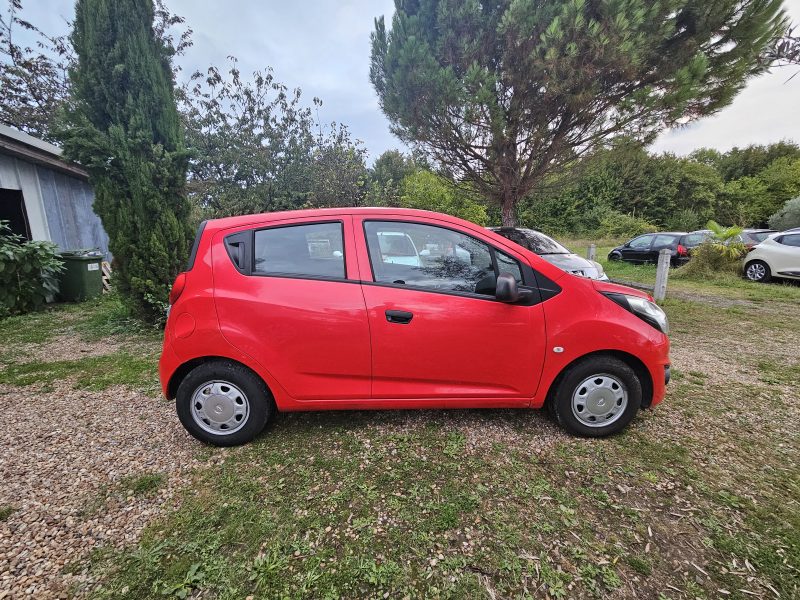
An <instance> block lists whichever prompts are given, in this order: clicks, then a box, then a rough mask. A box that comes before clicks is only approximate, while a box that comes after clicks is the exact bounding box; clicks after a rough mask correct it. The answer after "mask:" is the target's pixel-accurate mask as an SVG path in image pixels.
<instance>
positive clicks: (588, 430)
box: [548, 355, 642, 437]
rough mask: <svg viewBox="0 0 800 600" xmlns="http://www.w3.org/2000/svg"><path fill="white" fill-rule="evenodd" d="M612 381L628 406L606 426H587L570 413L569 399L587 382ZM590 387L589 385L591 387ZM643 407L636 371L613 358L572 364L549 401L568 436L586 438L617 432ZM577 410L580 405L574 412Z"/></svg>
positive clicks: (551, 410)
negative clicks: (611, 379) (596, 380)
mask: <svg viewBox="0 0 800 600" xmlns="http://www.w3.org/2000/svg"><path fill="white" fill-rule="evenodd" d="M593 376H597V377H598V379H603V378H604V377H605V378H613V380H615V382H616V384H617V385H618V386H619V384H621V388H622V390H623V391H624V393H625V394H626V397H627V404H625V405H624V408H623V409H621V410H620V412H619V413H618V414H619V416H616V417H615V418H614V419H613V420H612V422H610V423H609V424H608V425H599V424H598V425H587V424H585V423H583V422H581V420H579V419H578V417H577V416H576V415H575V413H574V412H573V408H572V399H573V395H574V394H575V393H576V392H579V391H580V390H579V389H578V386H582V384H583V383H584V382H586V380H587V379H590V378H592V377H593ZM590 385H591V384H590ZM610 393H613V392H610ZM641 405H642V384H641V381H639V377H638V376H637V375H636V372H635V371H634V370H633V369H632V368H631V367H630V366H628V364H627V363H625V362H623V361H621V360H620V359H618V358H614V357H613V356H603V355H600V356H593V357H589V358H586V359H584V360H581V361H580V362H577V363H575V364H574V365H572V366H571V367H569V369H568V370H567V371H566V372H565V373H564V375H563V377H562V378H561V381H560V382H559V384H558V388H557V389H556V390H555V393H554V394H553V395H552V397H551V398H550V406H548V409H549V410H550V413H551V414H552V415H554V416H555V419H556V421H557V422H558V424H559V425H561V426H562V427H563V428H564V429H566V430H567V431H568V432H569V433H572V434H574V435H581V436H586V437H605V436H608V435H614V434H615V433H619V432H620V431H622V430H623V429H625V427H626V426H627V425H628V423H630V422H631V421H632V420H633V418H634V417H635V416H636V413H637V412H638V411H639V407H640V406H641ZM576 410H580V406H579V407H578V408H577V409H576ZM601 418H602V417H601Z"/></svg>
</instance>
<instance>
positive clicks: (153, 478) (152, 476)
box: [119, 473, 167, 496]
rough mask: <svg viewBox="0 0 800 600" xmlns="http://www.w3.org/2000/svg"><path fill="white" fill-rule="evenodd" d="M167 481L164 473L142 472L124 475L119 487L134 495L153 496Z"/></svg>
mask: <svg viewBox="0 0 800 600" xmlns="http://www.w3.org/2000/svg"><path fill="white" fill-rule="evenodd" d="M166 481H167V477H166V475H164V473H143V474H141V475H131V476H128V477H124V478H123V479H122V480H121V481H120V483H119V487H120V489H121V490H123V491H125V492H130V493H131V494H133V495H134V496H153V495H154V494H155V493H156V492H158V490H159V489H161V488H162V487H163V486H164V484H165V483H166Z"/></svg>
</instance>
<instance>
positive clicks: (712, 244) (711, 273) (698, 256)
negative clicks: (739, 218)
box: [675, 220, 747, 279]
mask: <svg viewBox="0 0 800 600" xmlns="http://www.w3.org/2000/svg"><path fill="white" fill-rule="evenodd" d="M706 227H707V228H708V229H710V230H711V236H710V237H709V239H708V240H707V241H706V242H704V243H702V244H700V245H699V246H698V247H697V248H695V249H694V250H693V251H692V259H691V260H690V261H689V262H688V263H687V264H686V265H684V266H683V267H681V268H680V269H678V271H677V272H676V274H675V275H676V276H677V277H679V278H680V277H688V278H696V279H700V278H702V279H714V278H718V277H720V276H727V275H730V274H732V273H739V272H740V269H741V265H740V262H739V259H740V258H742V256H744V254H745V253H746V252H747V248H746V247H745V245H744V244H742V243H741V242H738V241H736V239H737V237H738V236H739V234H740V233H742V228H741V227H723V226H721V225H720V224H719V223H717V222H716V221H713V220H712V221H709V222H708V223H707V224H706Z"/></svg>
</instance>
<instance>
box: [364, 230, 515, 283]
mask: <svg viewBox="0 0 800 600" xmlns="http://www.w3.org/2000/svg"><path fill="white" fill-rule="evenodd" d="M364 231H365V233H366V236H367V248H368V250H369V257H370V262H371V263H372V270H373V274H374V278H375V281H376V282H378V283H393V284H397V285H407V286H411V287H419V288H425V289H430V290H436V291H445V292H468V293H474V294H483V295H487V296H494V293H495V287H496V282H497V278H496V273H495V267H494V262H493V260H492V253H493V252H494V251H493V249H492V248H490V247H489V245H488V244H485V243H484V242H481V241H479V240H477V239H475V238H473V237H471V236H468V235H464V234H462V233H459V232H457V231H453V230H451V229H445V228H444V227H436V226H433V225H423V224H421V223H403V222H396V221H366V222H365V223H364ZM495 256H496V259H497V267H498V271H499V272H501V273H510V274H511V275H513V276H514V277H515V278H516V279H517V282H518V283H522V271H521V269H520V265H519V263H518V262H517V261H516V260H514V259H513V258H511V257H510V256H507V255H505V254H503V253H502V252H496V253H495Z"/></svg>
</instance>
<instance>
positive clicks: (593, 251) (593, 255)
mask: <svg viewBox="0 0 800 600" xmlns="http://www.w3.org/2000/svg"><path fill="white" fill-rule="evenodd" d="M586 258H588V259H589V260H597V245H596V244H590V245H589V251H588V252H587V253H586Z"/></svg>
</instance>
